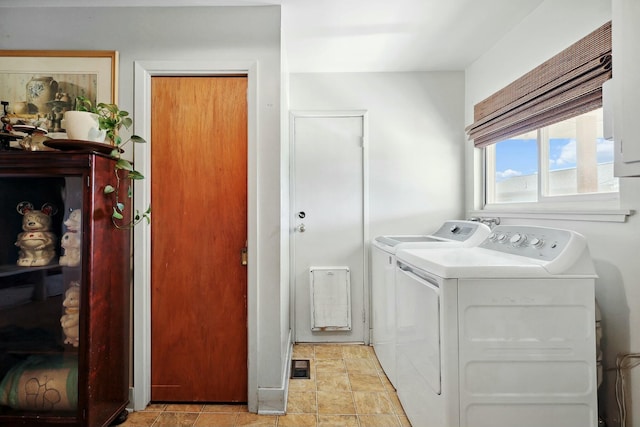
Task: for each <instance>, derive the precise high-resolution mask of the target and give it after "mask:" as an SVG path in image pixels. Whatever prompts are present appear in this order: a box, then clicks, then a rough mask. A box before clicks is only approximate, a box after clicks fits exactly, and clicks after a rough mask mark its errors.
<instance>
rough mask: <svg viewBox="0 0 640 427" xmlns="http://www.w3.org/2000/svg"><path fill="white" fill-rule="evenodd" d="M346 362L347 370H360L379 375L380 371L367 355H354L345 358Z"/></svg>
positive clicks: (350, 371)
mask: <svg viewBox="0 0 640 427" xmlns="http://www.w3.org/2000/svg"><path fill="white" fill-rule="evenodd" d="M344 364H345V365H346V367H347V372H349V373H352V372H360V373H367V374H375V375H378V371H377V369H376V366H375V365H374V364H373V362H372V361H371V359H369V358H366V357H354V358H351V359H344Z"/></svg>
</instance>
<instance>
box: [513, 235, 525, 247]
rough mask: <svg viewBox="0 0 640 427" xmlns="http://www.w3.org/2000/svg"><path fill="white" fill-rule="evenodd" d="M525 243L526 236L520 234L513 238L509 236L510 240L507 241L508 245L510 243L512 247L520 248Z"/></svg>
mask: <svg viewBox="0 0 640 427" xmlns="http://www.w3.org/2000/svg"><path fill="white" fill-rule="evenodd" d="M526 242H527V236H526V234H520V233H516V234H514V235H513V236H511V239H509V243H511V244H512V245H513V246H516V247H517V246H522V245H524V244H525V243H526Z"/></svg>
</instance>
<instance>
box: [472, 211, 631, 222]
mask: <svg viewBox="0 0 640 427" xmlns="http://www.w3.org/2000/svg"><path fill="white" fill-rule="evenodd" d="M634 213H635V212H634V211H632V210H628V209H626V210H625V209H620V210H575V211H573V210H566V211H553V210H545V211H536V210H521V211H520V210H518V211H516V210H500V209H486V210H476V211H470V212H469V216H470V217H488V218H517V219H553V220H568V221H592V222H626V220H627V217H628V216H630V215H633V214H634Z"/></svg>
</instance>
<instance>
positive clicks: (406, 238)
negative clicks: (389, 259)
mask: <svg viewBox="0 0 640 427" xmlns="http://www.w3.org/2000/svg"><path fill="white" fill-rule="evenodd" d="M490 232H491V230H490V229H489V227H488V226H487V225H486V224H482V223H479V222H476V221H464V220H460V221H457V220H451V221H445V222H444V223H443V224H442V225H441V226H440V228H439V229H438V230H436V231H435V232H434V233H433V234H430V235H388V236H378V237H376V238H375V239H374V241H373V242H374V244H375V245H376V246H378V247H379V248H382V249H384V250H386V251H387V252H391V253H395V252H396V251H397V250H398V249H400V248H423V247H424V248H426V247H441V246H456V247H458V246H476V245H478V244H480V243H481V242H482V241H483V240H484V239H485V238H486V237H487V236H488V235H489V233H490Z"/></svg>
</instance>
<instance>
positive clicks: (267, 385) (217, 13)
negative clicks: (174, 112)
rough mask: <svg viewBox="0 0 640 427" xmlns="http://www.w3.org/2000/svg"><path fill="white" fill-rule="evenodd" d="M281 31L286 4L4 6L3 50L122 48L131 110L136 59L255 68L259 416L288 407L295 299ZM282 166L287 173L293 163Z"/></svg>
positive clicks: (253, 366)
mask: <svg viewBox="0 0 640 427" xmlns="http://www.w3.org/2000/svg"><path fill="white" fill-rule="evenodd" d="M280 26H281V25H280V7H279V6H264V7H175V8H171V7H167V8H163V7H157V8H144V7H122V8H120V7H115V8H113V7H112V8H102V7H100V8H98V7H88V8H54V7H33V8H16V7H7V8H5V7H0V49H58V50H117V51H119V52H120V67H119V73H120V82H119V90H118V100H119V104H120V106H121V107H122V108H123V109H125V110H128V111H133V94H134V90H133V80H134V79H133V72H134V67H133V63H134V61H182V62H185V61H187V62H188V61H201V60H207V61H227V62H229V61H257V63H258V78H257V80H258V82H257V85H258V100H259V101H258V103H259V105H258V106H257V116H258V123H257V128H258V130H259V131H258V135H257V147H258V150H257V152H256V153H254V154H255V156H256V164H257V177H256V181H257V182H256V183H255V188H256V193H257V194H256V195H255V197H256V203H255V206H254V211H253V212H250V213H249V216H250V218H254V219H255V223H256V224H255V235H256V236H255V238H256V239H257V242H256V246H257V249H258V250H257V253H254V254H250V263H251V268H255V269H257V271H256V272H255V274H254V275H253V276H254V278H255V280H256V281H257V283H253V284H250V288H253V289H255V290H256V292H255V295H249V298H250V299H251V300H250V301H249V307H250V308H253V309H254V311H255V312H252V313H250V317H252V316H255V317H253V318H255V324H256V331H253V332H251V331H250V334H251V333H253V335H252V336H250V341H251V343H250V345H249V347H250V349H251V348H254V349H256V350H255V353H254V354H251V353H250V355H249V359H250V360H249V364H250V367H249V368H250V369H249V372H250V384H253V385H255V387H254V388H253V389H251V388H250V390H249V408H250V410H252V411H257V410H262V409H263V408H261V407H258V406H259V405H263V404H264V405H265V407H266V409H265V410H266V411H274V410H275V411H277V410H278V406H279V409H280V410H282V409H283V408H284V407H283V405H284V398H283V397H282V393H283V390H284V387H286V384H284V383H283V378H285V377H286V373H285V370H286V368H287V366H288V365H287V360H286V357H287V354H285V351H286V349H287V347H288V328H289V325H288V310H289V307H288V299H287V298H288V297H287V296H286V294H285V295H284V296H282V295H281V293H282V291H283V288H284V290H285V291H286V292H288V287H286V286H284V287H283V286H282V280H281V276H280V274H281V273H280V272H281V268H280V267H281V266H280V263H281V261H282V262H285V263H286V262H288V260H282V259H281V258H283V257H284V254H283V253H282V252H281V250H280V247H281V236H280V230H281V216H283V217H286V214H285V215H282V213H281V188H280V181H281V164H282V163H281V158H280V156H281V151H280V145H281V141H280V126H281V122H280V116H281V111H280V97H281V93H280V91H281V86H280V84H281V71H280V68H281V63H280ZM176 125H179V124H176ZM151 143H153V141H151ZM284 165H285V168H286V167H288V163H287V162H286V160H285V162H284ZM250 187H251V186H250ZM250 206H251V204H250ZM285 253H286V248H285ZM283 271H285V272H287V271H288V268H285V269H283ZM285 279H286V278H285ZM135 304H136V302H134V305H135ZM137 309H140V307H135V306H134V310H137ZM285 322H286V323H287V324H286V325H284V324H281V323H285ZM134 339H135V337H134ZM251 373H255V377H254V378H251ZM259 393H260V395H261V396H262V395H264V396H267V397H266V400H263V399H262V398H261V397H260V398H259V397H258V395H259ZM272 396H280V399H279V401H276V402H275V403H273V402H270V401H268V400H269V399H270V398H271V397H272ZM259 399H260V402H258V400H259ZM276 400H278V399H276Z"/></svg>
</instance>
